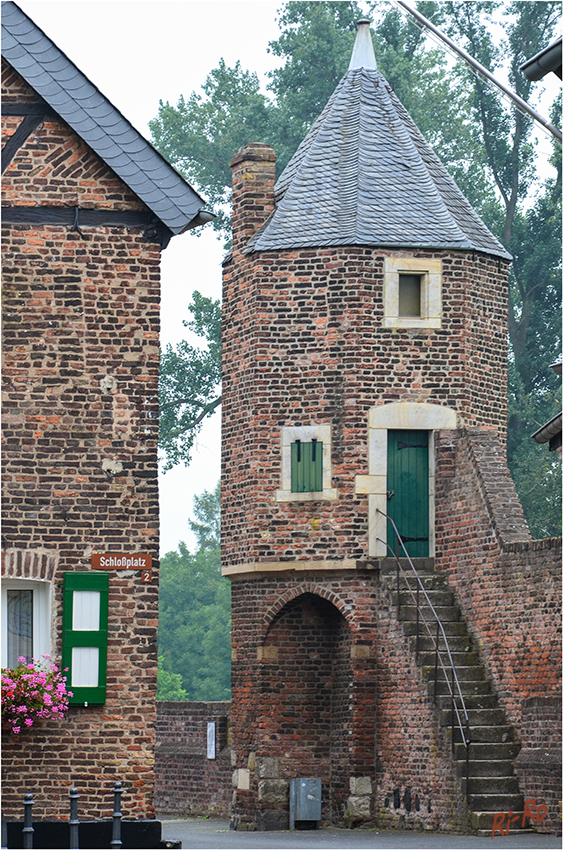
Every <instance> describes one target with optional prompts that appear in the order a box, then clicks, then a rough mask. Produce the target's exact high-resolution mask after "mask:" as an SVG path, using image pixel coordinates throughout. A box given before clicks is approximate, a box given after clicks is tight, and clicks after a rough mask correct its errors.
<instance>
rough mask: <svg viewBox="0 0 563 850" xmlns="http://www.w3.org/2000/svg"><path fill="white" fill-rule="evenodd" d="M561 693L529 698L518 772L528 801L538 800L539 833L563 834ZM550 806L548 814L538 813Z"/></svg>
mask: <svg viewBox="0 0 563 850" xmlns="http://www.w3.org/2000/svg"><path fill="white" fill-rule="evenodd" d="M561 743H562V742H561V694H560V693H559V694H556V695H554V696H537V697H530V698H529V699H525V700H524V702H523V704H522V749H521V751H520V753H519V754H518V756H517V758H516V763H515V769H516V773H517V774H518V778H519V780H520V786H521V788H522V791H523V794H524V798H525V799H526V800H535V804H536V805H535V812H536V814H537V815H538V816H539V818H540V820H539V821H537V822H536V824H535V828H536V829H537V830H538V832H556V833H559V834H561ZM542 805H543V806H545V807H546V810H547V811H546V814H545V816H544V817H542V812H541V811H540V812H539V813H538V812H537V809H538V808H539V807H540V806H542Z"/></svg>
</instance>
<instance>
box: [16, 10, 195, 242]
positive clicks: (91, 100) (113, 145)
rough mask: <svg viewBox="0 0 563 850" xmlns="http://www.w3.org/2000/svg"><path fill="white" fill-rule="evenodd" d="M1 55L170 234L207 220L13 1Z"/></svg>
mask: <svg viewBox="0 0 563 850" xmlns="http://www.w3.org/2000/svg"><path fill="white" fill-rule="evenodd" d="M69 8H70V6H69ZM2 55H3V56H4V57H5V59H6V60H7V61H8V62H9V63H10V65H11V66H12V67H13V68H14V69H15V70H16V71H17V72H18V73H19V74H20V75H21V76H22V77H23V78H24V80H26V82H27V83H29V85H30V86H32V88H33V89H34V90H35V91H36V92H37V93H38V94H39V95H40V96H41V97H42V98H43V99H44V100H45V101H46V102H47V103H48V104H49V106H50V107H51V108H52V109H53V110H54V111H55V112H56V113H57V114H58V115H59V116H60V117H61V118H62V119H63V121H65V122H66V124H68V125H69V126H70V127H71V128H72V129H73V130H74V131H75V133H77V134H78V135H79V136H80V138H81V139H82V140H83V141H84V142H85V143H86V144H87V145H89V147H90V148H91V149H92V150H93V151H94V152H95V153H96V154H97V155H98V156H99V157H100V159H102V160H103V161H104V162H105V163H106V164H107V165H108V166H109V167H110V168H111V169H112V170H113V171H114V172H115V174H116V175H117V176H118V177H120V178H121V180H123V182H124V183H126V184H127V186H129V188H130V189H131V190H132V191H133V192H134V193H135V194H136V195H137V196H138V197H139V198H140V199H141V200H142V201H143V202H144V203H145V204H146V205H147V207H148V208H149V209H150V210H152V212H153V213H154V214H155V215H156V216H157V218H159V219H160V220H161V222H162V223H163V224H164V225H165V226H166V227H167V228H168V229H169V230H170V231H171V233H172V234H174V235H177V234H179V233H183V232H184V231H185V230H188V229H190V228H191V227H195V226H197V225H200V224H203V223H204V222H205V220H209V219H208V218H206V219H200V218H198V216H199V211H200V210H201V209H202V207H203V206H204V205H205V201H204V200H203V199H202V198H201V197H200V196H199V195H198V194H197V192H195V191H194V190H193V189H192V187H191V186H190V185H189V184H188V183H187V182H186V181H185V180H184V178H183V177H181V176H180V174H178V172H177V171H175V169H174V168H172V166H171V165H170V164H169V163H168V162H166V160H165V159H164V158H163V157H162V156H161V154H159V153H158V151H157V150H155V148H153V147H152V145H151V144H149V142H147V141H146V139H144V138H143V137H142V136H141V135H140V133H138V132H137V130H135V128H134V127H133V126H132V125H131V124H130V123H129V121H128V120H127V119H126V118H124V117H123V115H122V114H121V113H120V112H119V110H117V109H116V108H115V107H114V106H113V105H112V104H111V103H110V102H109V100H108V99H107V98H106V97H104V95H103V94H102V93H101V92H100V91H99V90H98V89H97V88H96V86H94V85H93V84H92V83H91V82H90V80H89V79H88V78H87V77H86V76H85V75H84V74H83V73H82V72H81V71H79V70H78V68H77V67H76V65H74V64H73V62H71V61H70V59H68V57H67V56H65V54H64V53H63V52H62V51H61V50H59V48H58V47H57V46H56V45H55V44H54V43H53V42H52V41H51V39H50V38H48V37H47V36H46V35H45V33H44V32H43V31H42V30H41V29H40V28H39V27H38V26H37V25H36V24H35V23H34V22H33V21H32V20H31V19H30V18H28V17H27V15H26V14H25V13H24V12H23V11H22V10H21V9H20V8H19V6H17V5H16V4H15V3H12V2H2Z"/></svg>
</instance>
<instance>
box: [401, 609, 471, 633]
mask: <svg viewBox="0 0 563 850" xmlns="http://www.w3.org/2000/svg"><path fill="white" fill-rule="evenodd" d="M432 604H433V605H434V603H432ZM434 611H435V612H436V616H437V617H439V618H440V621H441V623H442V625H443V626H444V631H445V632H446V635H447V634H448V632H447V629H446V623H450V622H452V621H455V622H457V621H459V620H460V619H461V612H460V610H459V608H458V607H457V605H434ZM419 616H420V622H421V624H422V616H424V618H425V620H426V622H427V623H429V625H430V628H431V629H432V630H434V628H435V625H434V623H435V622H436V621H435V619H434V614H433V613H432V611H431V610H430V608H429V607H428V605H423V604H422V602H421V603H420V614H419ZM399 619H400V620H401V622H405V621H408V620H410V621H411V622H412V623H416V605H415V604H413V603H412V602H410V601H409V602H407V604H405V605H403V604H401V610H400V612H399ZM423 628H425V627H424V626H423Z"/></svg>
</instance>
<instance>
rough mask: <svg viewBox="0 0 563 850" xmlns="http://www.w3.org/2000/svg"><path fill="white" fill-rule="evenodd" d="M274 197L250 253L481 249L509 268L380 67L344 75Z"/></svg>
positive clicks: (499, 247)
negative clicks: (315, 249) (319, 249)
mask: <svg viewBox="0 0 563 850" xmlns="http://www.w3.org/2000/svg"><path fill="white" fill-rule="evenodd" d="M362 23H363V22H362ZM275 194H276V209H275V211H274V212H273V213H272V216H271V217H270V219H269V220H268V221H267V222H266V223H265V224H264V225H263V227H262V228H261V229H260V230H259V231H258V232H257V233H256V234H255V235H254V236H253V238H252V239H251V240H250V241H249V243H248V245H247V246H246V249H245V251H246V252H247V253H250V252H254V251H267V250H279V249H284V248H297V247H313V246H315V247H321V246H331V245H373V246H377V247H381V248H383V247H391V248H403V247H405V248H440V249H441V248H449V249H452V248H453V249H466V250H476V251H483V252H485V253H487V254H494V255H495V256H499V257H505V258H507V259H510V254H508V253H507V251H506V250H505V249H504V247H503V246H502V245H501V243H500V242H499V241H498V240H497V239H496V238H495V237H494V236H493V234H492V233H491V232H490V231H489V230H488V229H487V227H486V226H485V225H484V223H483V222H482V221H481V219H480V218H479V216H478V215H477V213H476V212H475V211H474V210H473V208H472V207H471V205H470V203H469V201H468V200H467V199H466V198H465V196H464V195H463V193H462V192H461V191H460V189H459V188H458V186H457V185H456V183H455V182H454V180H453V179H452V178H451V177H450V175H449V174H448V172H447V171H446V169H445V168H444V166H443V165H442V163H441V161H440V160H439V159H438V157H437V156H436V154H435V153H434V152H433V150H432V149H431V147H430V146H429V145H428V143H427V142H426V140H425V139H424V137H423V136H422V134H421V133H420V131H419V130H418V129H417V127H416V125H415V124H414V122H413V121H412V119H411V117H410V116H409V114H408V112H407V111H406V109H405V108H404V106H403V105H402V104H401V102H400V101H399V99H398V98H397V97H396V95H395V94H394V93H393V91H392V90H391V87H390V86H389V84H388V83H387V81H386V80H385V78H384V77H383V76H382V75H381V74H380V73H379V71H378V70H377V69H376V68H375V61H374V62H373V67H352V68H351V69H350V70H348V72H347V73H346V74H345V76H344V77H343V79H342V80H341V81H340V83H339V85H338V86H337V88H336V90H335V92H334V94H333V95H332V97H331V98H330V100H329V102H328V103H327V105H326V107H325V109H324V110H323V112H322V114H321V115H320V117H319V118H318V119H317V121H316V122H315V123H314V125H313V126H312V128H311V130H310V131H309V133H308V135H307V136H306V137H305V139H304V140H303V142H302V143H301V145H300V146H299V148H298V149H297V151H296V153H295V154H294V156H293V157H292V159H291V160H290V162H289V163H288V165H287V167H286V168H285V170H284V172H283V173H282V174H281V176H280V177H279V179H278V181H277V183H276V187H275Z"/></svg>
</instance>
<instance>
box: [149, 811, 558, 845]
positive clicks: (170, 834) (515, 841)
mask: <svg viewBox="0 0 563 850" xmlns="http://www.w3.org/2000/svg"><path fill="white" fill-rule="evenodd" d="M162 837H163V838H178V839H180V840H181V842H182V848H183V850H278V848H281V850H286V848H288V850H418V848H420V849H421V850H484V848H487V850H497V845H498V850H553V848H558V850H560V848H561V846H562V844H561V837H557V836H554V835H537V834H527V835H516V834H515V835H510V834H508V835H506V836H502V837H501V836H498V835H497V837H495V838H494V839H493V840H491V838H490V837H489V836H485V837H478V836H473V835H450V834H448V835H446V834H443V833H434V832H433V833H421V832H412V831H405V832H400V831H398V830H384V829H374V830H363V829H362V830H359V829H356V830H349V829H334V828H330V829H320V830H305V831H298V832H231V831H230V830H229V822H228V821H227V820H211V819H210V820H206V819H205V818H190V819H189V820H170V821H163V823H162Z"/></svg>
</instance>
